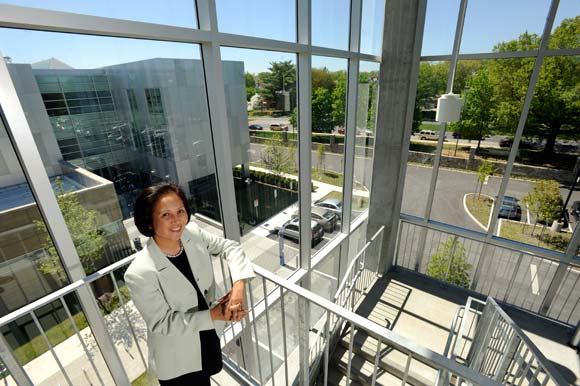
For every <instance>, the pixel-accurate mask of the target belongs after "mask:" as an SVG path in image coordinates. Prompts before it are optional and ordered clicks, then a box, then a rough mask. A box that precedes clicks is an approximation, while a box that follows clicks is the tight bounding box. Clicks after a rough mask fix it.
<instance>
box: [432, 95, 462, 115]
mask: <svg viewBox="0 0 580 386" xmlns="http://www.w3.org/2000/svg"><path fill="white" fill-rule="evenodd" d="M461 101H462V99H461V98H460V97H459V95H458V94H453V93H449V94H443V95H441V97H440V98H439V99H438V100H437V114H436V115H435V120H436V121H437V122H458V121H459V116H460V114H461Z"/></svg>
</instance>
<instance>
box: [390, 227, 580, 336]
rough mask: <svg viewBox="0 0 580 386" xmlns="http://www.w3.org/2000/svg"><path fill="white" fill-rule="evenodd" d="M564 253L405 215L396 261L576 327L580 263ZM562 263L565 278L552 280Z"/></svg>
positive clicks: (400, 264)
mask: <svg viewBox="0 0 580 386" xmlns="http://www.w3.org/2000/svg"><path fill="white" fill-rule="evenodd" d="M422 240H424V243H422V242H421V241H422ZM510 246H513V247H511V248H510ZM523 247H525V248H523ZM560 255H561V254H559V253H557V252H552V251H547V250H542V249H541V248H535V247H530V246H525V245H522V244H518V243H515V242H510V241H509V240H501V242H500V241H498V240H497V239H496V238H493V239H491V240H488V239H485V235H482V234H480V233H477V232H472V231H466V230H462V229H459V228H456V227H453V226H449V225H445V224H440V223H433V224H432V223H429V225H428V226H426V225H425V224H424V223H423V222H422V220H417V219H415V218H412V217H411V216H404V217H403V216H402V217H401V222H400V226H399V233H398V238H397V250H396V260H395V265H396V267H399V268H405V269H408V270H413V271H417V272H419V273H423V274H427V275H429V276H431V277H433V278H435V279H438V280H442V281H445V282H448V283H450V284H455V285H458V286H461V287H464V288H469V289H471V290H473V291H476V292H478V293H481V294H483V295H486V296H491V297H493V298H495V299H497V300H498V301H500V302H503V303H508V304H511V305H514V306H516V307H519V308H522V309H524V310H527V311H531V312H534V313H538V314H543V315H546V316H549V317H551V318H553V319H555V320H558V321H560V322H562V323H565V324H568V325H570V326H576V325H577V324H578V323H579V321H580V305H579V304H580V303H579V301H578V299H580V280H579V279H580V264H578V263H576V262H574V261H573V262H571V263H569V262H565V261H563V258H561V257H560ZM562 265H563V266H565V275H564V276H563V279H562V280H561V281H560V282H559V283H558V282H553V281H554V279H555V278H556V280H558V278H557V277H556V271H557V269H558V267H559V266H562ZM554 285H557V291H556V292H555V294H554V296H553V298H550V300H549V302H548V301H547V295H548V290H549V289H550V288H552V286H554Z"/></svg>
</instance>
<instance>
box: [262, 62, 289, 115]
mask: <svg viewBox="0 0 580 386" xmlns="http://www.w3.org/2000/svg"><path fill="white" fill-rule="evenodd" d="M268 71H269V72H267V73H262V74H260V77H261V79H262V81H263V83H264V84H263V89H262V90H261V91H260V94H261V95H262V97H263V98H264V100H265V101H266V102H267V103H268V104H269V105H270V106H275V105H276V100H277V96H276V93H277V92H280V91H289V92H290V100H295V98H296V65H295V64H294V63H292V61H290V60H286V61H283V62H271V63H270V67H269V68H268Z"/></svg>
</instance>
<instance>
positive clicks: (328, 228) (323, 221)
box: [292, 206, 338, 233]
mask: <svg viewBox="0 0 580 386" xmlns="http://www.w3.org/2000/svg"><path fill="white" fill-rule="evenodd" d="M310 217H311V219H312V220H314V221H316V222H317V223H319V224H320V225H322V227H323V228H324V231H325V232H327V233H332V232H333V231H334V228H335V227H336V224H337V223H338V216H337V215H336V213H334V212H333V211H331V210H330V209H326V208H321V207H318V206H313V207H312V210H311V211H310ZM292 218H298V209H296V210H295V211H294V213H292Z"/></svg>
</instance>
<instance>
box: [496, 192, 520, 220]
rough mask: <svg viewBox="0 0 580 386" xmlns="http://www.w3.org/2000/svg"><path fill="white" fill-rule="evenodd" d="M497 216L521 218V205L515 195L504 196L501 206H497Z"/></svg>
mask: <svg viewBox="0 0 580 386" xmlns="http://www.w3.org/2000/svg"><path fill="white" fill-rule="evenodd" d="M498 217H499V218H507V219H509V220H515V221H520V220H521V219H522V207H521V206H520V204H518V199H517V198H515V197H510V196H504V198H503V201H502V203H501V207H500V208H499V215H498Z"/></svg>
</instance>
